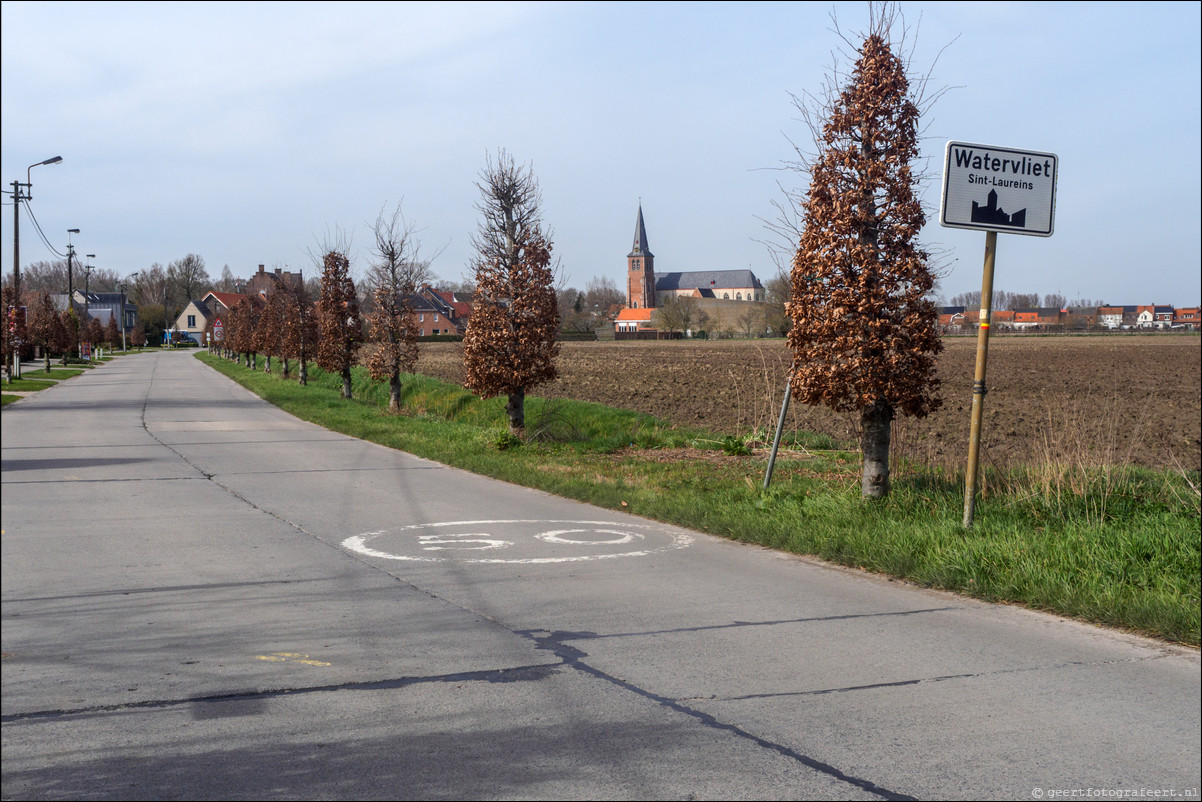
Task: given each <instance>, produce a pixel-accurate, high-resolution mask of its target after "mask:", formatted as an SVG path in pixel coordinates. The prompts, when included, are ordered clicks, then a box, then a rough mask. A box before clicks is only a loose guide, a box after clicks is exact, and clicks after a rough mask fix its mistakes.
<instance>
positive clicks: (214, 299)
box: [200, 291, 251, 331]
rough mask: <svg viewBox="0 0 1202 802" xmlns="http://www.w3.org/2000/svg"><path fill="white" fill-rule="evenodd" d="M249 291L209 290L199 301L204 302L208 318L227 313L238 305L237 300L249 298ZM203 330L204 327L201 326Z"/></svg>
mask: <svg viewBox="0 0 1202 802" xmlns="http://www.w3.org/2000/svg"><path fill="white" fill-rule="evenodd" d="M250 297H251V295H250V294H249V293H241V292H215V291H214V292H210V293H209V294H208V295H206V296H205V297H204V298H201V299H200V300H201V303H203V304H204V306H205V308H207V309H208V310H209V312H210V317H209V320H212V319H213V318H215V317H221V316H222V315H224V314H229V311H230V310H231V309H233V308H234V307H235V306H237V305H238V302H239V301H241V300H242V299H243V298H250ZM201 330H202V331H203V330H204V328H203V327H202V328H201Z"/></svg>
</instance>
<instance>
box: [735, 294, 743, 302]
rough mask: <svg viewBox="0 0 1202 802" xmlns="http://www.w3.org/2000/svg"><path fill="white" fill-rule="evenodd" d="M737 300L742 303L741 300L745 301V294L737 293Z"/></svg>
mask: <svg viewBox="0 0 1202 802" xmlns="http://www.w3.org/2000/svg"><path fill="white" fill-rule="evenodd" d="M735 300H736V301H741V300H743V293H741V292H736V293H735Z"/></svg>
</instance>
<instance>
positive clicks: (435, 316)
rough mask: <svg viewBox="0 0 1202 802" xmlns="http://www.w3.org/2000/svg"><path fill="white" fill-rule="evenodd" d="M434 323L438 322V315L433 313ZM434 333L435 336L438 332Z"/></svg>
mask: <svg viewBox="0 0 1202 802" xmlns="http://www.w3.org/2000/svg"><path fill="white" fill-rule="evenodd" d="M434 322H435V323H437V322H438V313H437V312H435V313H434ZM434 333H435V334H437V333H438V332H434Z"/></svg>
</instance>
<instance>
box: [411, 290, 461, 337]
mask: <svg viewBox="0 0 1202 802" xmlns="http://www.w3.org/2000/svg"><path fill="white" fill-rule="evenodd" d="M408 301H409V308H410V309H412V310H413V313H414V314H415V315H416V316H417V336H418V337H431V336H434V335H438V334H458V335H462V334H463V333H464V332H465V331H466V330H467V321H468V318H469V317H471V312H472V307H471V304H470V303H468V302H467V301H465V300H460V299H458V297H457V295H456V293H453V292H438V291H437V290H434V289H433V288H431V287H430V286H429V285H428V284H423V285H422V286H421V288H420V289H418V291H417V292H415V293H413V294H412V295H410V296H409V299H408Z"/></svg>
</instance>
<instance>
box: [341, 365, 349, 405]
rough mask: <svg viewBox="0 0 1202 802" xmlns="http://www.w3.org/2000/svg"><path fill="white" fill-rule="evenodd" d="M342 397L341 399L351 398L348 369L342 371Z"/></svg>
mask: <svg viewBox="0 0 1202 802" xmlns="http://www.w3.org/2000/svg"><path fill="white" fill-rule="evenodd" d="M342 397H343V398H350V397H351V369H350V368H343V369H342Z"/></svg>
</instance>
